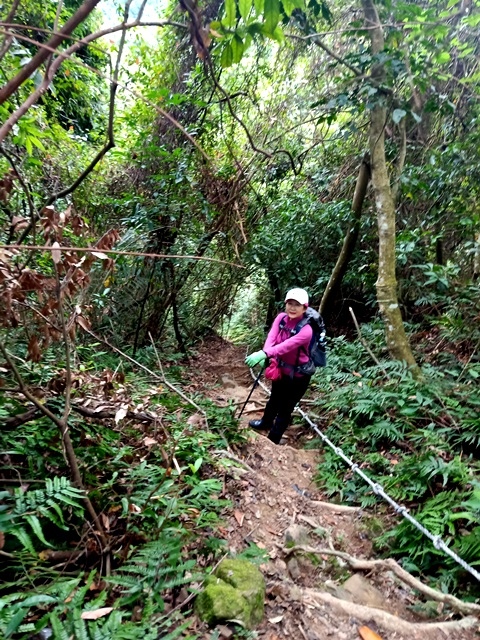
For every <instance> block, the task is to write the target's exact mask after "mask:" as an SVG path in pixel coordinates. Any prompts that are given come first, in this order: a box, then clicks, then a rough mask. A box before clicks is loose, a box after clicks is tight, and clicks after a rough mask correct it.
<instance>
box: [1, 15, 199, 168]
mask: <svg viewBox="0 0 480 640" xmlns="http://www.w3.org/2000/svg"><path fill="white" fill-rule="evenodd" d="M148 24H149V23H140V22H137V21H134V22H132V23H129V24H121V25H117V26H116V27H112V28H110V29H103V30H102V31H97V32H95V33H93V34H90V35H89V36H86V37H85V38H82V39H81V40H78V41H77V42H76V43H75V44H73V45H71V46H70V47H69V48H68V49H65V50H64V51H61V52H57V51H56V50H55V49H53V52H55V53H58V57H57V59H56V60H55V62H53V63H52V65H51V67H50V69H49V70H48V73H46V74H45V76H44V79H43V82H42V83H41V84H40V85H39V87H37V89H36V90H35V91H33V92H32V93H31V94H30V95H29V97H28V98H27V99H26V100H25V102H24V103H23V104H22V105H21V106H20V107H19V108H18V109H17V110H16V111H15V112H14V113H12V114H11V115H10V117H9V118H8V119H7V120H6V121H5V122H4V123H3V125H2V127H1V128H0V142H2V141H3V140H4V139H5V137H6V136H7V135H8V133H9V132H10V131H11V129H12V127H13V126H14V125H15V124H16V123H17V122H18V120H19V119H20V118H21V117H22V116H23V115H24V114H25V113H26V112H27V111H28V110H29V109H30V107H31V106H33V105H34V104H35V103H36V102H37V101H38V100H39V98H40V97H41V96H42V95H43V94H44V93H45V91H46V90H47V88H48V87H49V85H50V83H51V82H52V80H53V76H54V75H55V73H56V72H57V70H58V68H59V67H60V65H61V64H62V63H63V62H64V60H66V59H71V60H73V61H74V62H75V63H76V64H79V65H80V66H82V67H84V68H86V69H89V70H90V71H92V72H93V73H95V74H97V75H98V76H99V77H101V78H107V79H108V80H109V81H110V82H111V78H108V77H107V76H106V75H105V74H104V73H102V72H101V71H99V70H98V69H94V68H93V67H90V66H89V65H87V64H85V63H83V62H81V61H80V60H77V59H76V58H71V55H72V54H73V53H75V52H76V51H77V50H78V49H80V48H81V47H83V46H85V45H87V44H89V43H90V42H93V41H94V40H97V39H98V38H101V37H103V36H104V35H107V34H109V33H115V32H116V31H121V30H126V29H132V28H134V27H138V26H148ZM155 24H157V25H158V26H159V25H160V23H155ZM167 24H172V23H171V22H170V21H165V22H163V23H162V26H165V25H167ZM181 26H183V25H181ZM0 32H1V30H0ZM23 39H25V40H30V39H29V38H23ZM37 44H38V45H39V46H41V47H43V48H44V49H46V50H47V55H48V51H52V49H51V47H49V46H48V43H47V45H41V44H40V43H37ZM117 84H118V86H121V87H122V88H123V89H125V90H126V91H128V92H129V93H131V94H132V95H133V96H135V97H136V98H138V99H139V100H142V101H143V102H145V103H146V104H148V105H149V106H151V107H152V108H153V109H155V111H157V112H158V113H159V114H160V115H162V116H163V117H164V118H165V119H167V120H168V121H169V122H171V123H172V124H173V125H174V126H175V127H176V128H177V129H179V130H180V131H181V132H182V133H183V135H184V136H185V137H186V138H187V139H188V140H189V141H190V142H191V144H192V145H193V146H194V147H195V148H196V149H197V150H198V151H199V152H200V153H201V155H202V156H203V158H204V159H205V160H206V162H207V163H209V162H210V158H209V157H208V155H207V154H206V153H205V151H204V150H203V149H202V148H201V147H200V145H199V144H198V142H197V141H196V140H195V139H194V138H193V137H192V136H191V135H190V134H189V133H188V132H187V131H186V129H185V128H184V127H183V126H182V125H181V124H180V123H179V122H178V121H177V120H176V119H175V118H174V117H173V116H171V115H170V114H169V113H168V112H167V111H165V110H164V109H162V108H161V107H159V106H158V105H156V104H154V103H153V102H151V101H150V100H147V99H146V98H145V97H144V96H142V95H140V94H138V93H137V92H136V91H134V90H133V89H131V88H129V87H126V86H125V85H123V84H120V83H117ZM0 104H1V103H0Z"/></svg>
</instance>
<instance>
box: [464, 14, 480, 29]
mask: <svg viewBox="0 0 480 640" xmlns="http://www.w3.org/2000/svg"><path fill="white" fill-rule="evenodd" d="M462 22H464V23H465V24H467V25H468V26H469V27H478V25H479V24H480V12H479V13H476V14H474V15H472V16H467V17H466V18H463V19H462Z"/></svg>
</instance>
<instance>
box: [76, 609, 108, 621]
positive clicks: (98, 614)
mask: <svg viewBox="0 0 480 640" xmlns="http://www.w3.org/2000/svg"><path fill="white" fill-rule="evenodd" d="M112 611H113V607H102V608H101V609H93V611H84V612H83V613H82V615H81V616H80V617H81V618H82V620H98V618H103V617H104V616H108V614H109V613H111V612H112Z"/></svg>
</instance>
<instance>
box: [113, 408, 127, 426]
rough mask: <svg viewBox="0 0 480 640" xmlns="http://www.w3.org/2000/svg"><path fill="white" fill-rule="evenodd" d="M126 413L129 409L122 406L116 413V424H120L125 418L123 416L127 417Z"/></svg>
mask: <svg viewBox="0 0 480 640" xmlns="http://www.w3.org/2000/svg"><path fill="white" fill-rule="evenodd" d="M126 415H127V410H126V409H125V407H120V409H119V410H118V411H117V413H116V414H115V424H118V423H119V422H120V420H123V418H125V416H126Z"/></svg>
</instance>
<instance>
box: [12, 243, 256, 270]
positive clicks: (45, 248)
mask: <svg viewBox="0 0 480 640" xmlns="http://www.w3.org/2000/svg"><path fill="white" fill-rule="evenodd" d="M0 249H7V250H10V249H18V250H24V249H25V250H27V251H52V247H51V246H48V245H22V244H2V245H0ZM55 251H79V252H80V253H82V252H83V253H93V254H95V253H105V254H109V253H111V254H114V255H119V256H140V257H143V258H165V259H169V260H173V259H175V260H204V261H205V262H218V263H220V264H227V265H229V266H230V267H238V268H239V269H245V267H244V266H243V265H242V264H237V263H236V262H228V260H219V259H218V258H206V257H205V256H190V255H188V256H181V255H178V254H168V253H144V252H142V251H119V250H116V249H98V248H95V247H55Z"/></svg>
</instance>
